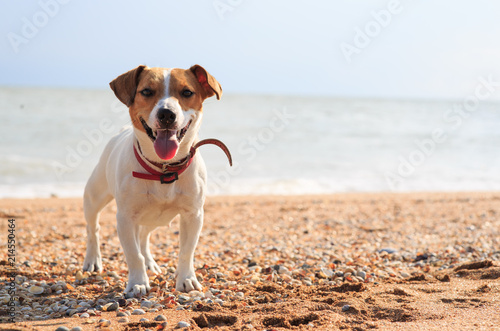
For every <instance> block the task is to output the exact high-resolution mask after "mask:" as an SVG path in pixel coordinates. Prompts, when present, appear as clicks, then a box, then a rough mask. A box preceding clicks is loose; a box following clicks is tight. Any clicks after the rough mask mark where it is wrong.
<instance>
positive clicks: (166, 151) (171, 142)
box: [154, 130, 179, 160]
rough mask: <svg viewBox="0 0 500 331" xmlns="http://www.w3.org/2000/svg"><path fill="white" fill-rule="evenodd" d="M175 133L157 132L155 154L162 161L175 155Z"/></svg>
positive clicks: (171, 131)
mask: <svg viewBox="0 0 500 331" xmlns="http://www.w3.org/2000/svg"><path fill="white" fill-rule="evenodd" d="M176 134H177V131H175V130H161V131H160V130H158V133H157V136H156V140H155V144H154V146H155V151H156V154H157V155H158V156H159V157H160V159H162V160H170V159H172V158H173V157H174V156H175V153H177V148H179V142H178V141H177V137H176Z"/></svg>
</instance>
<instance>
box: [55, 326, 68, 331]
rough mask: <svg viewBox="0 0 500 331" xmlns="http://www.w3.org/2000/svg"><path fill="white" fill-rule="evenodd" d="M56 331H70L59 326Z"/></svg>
mask: <svg viewBox="0 0 500 331" xmlns="http://www.w3.org/2000/svg"><path fill="white" fill-rule="evenodd" d="M56 331H70V330H69V329H68V328H67V327H65V326H60V327H58V328H57V329H56Z"/></svg>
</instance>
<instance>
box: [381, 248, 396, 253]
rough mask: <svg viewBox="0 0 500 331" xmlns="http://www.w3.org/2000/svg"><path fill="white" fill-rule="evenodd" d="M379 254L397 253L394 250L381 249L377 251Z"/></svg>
mask: <svg viewBox="0 0 500 331" xmlns="http://www.w3.org/2000/svg"><path fill="white" fill-rule="evenodd" d="M378 252H379V253H382V252H386V253H388V254H394V253H396V252H397V250H395V249H394V248H382V249H381V250H379V251H378Z"/></svg>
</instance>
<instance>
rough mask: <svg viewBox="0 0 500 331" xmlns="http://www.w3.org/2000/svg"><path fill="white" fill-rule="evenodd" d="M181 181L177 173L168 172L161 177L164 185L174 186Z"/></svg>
mask: <svg viewBox="0 0 500 331" xmlns="http://www.w3.org/2000/svg"><path fill="white" fill-rule="evenodd" d="M178 179H179V174H178V173H177V172H167V173H166V174H163V175H161V176H160V182H161V183H162V184H172V183H173V182H175V181H176V180H178Z"/></svg>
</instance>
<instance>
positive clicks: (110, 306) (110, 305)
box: [102, 301, 118, 311]
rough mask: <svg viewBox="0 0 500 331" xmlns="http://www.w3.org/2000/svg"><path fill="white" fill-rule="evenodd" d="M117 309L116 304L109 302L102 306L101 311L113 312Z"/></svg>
mask: <svg viewBox="0 0 500 331" xmlns="http://www.w3.org/2000/svg"><path fill="white" fill-rule="evenodd" d="M117 309H118V302H116V301H114V302H110V303H107V304H105V305H104V306H102V310H104V311H115V310H117Z"/></svg>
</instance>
